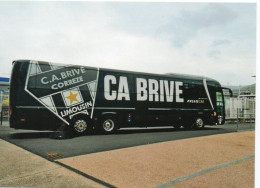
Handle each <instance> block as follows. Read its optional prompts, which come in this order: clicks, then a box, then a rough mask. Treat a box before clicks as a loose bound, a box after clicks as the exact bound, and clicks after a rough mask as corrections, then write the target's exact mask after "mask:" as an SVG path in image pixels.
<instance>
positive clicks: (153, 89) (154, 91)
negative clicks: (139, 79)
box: [148, 79, 159, 102]
mask: <svg viewBox="0 0 260 188" xmlns="http://www.w3.org/2000/svg"><path fill="white" fill-rule="evenodd" d="M148 82H149V101H156V102H157V101H159V94H158V90H159V85H158V81H157V80H154V79H149V80H148Z"/></svg>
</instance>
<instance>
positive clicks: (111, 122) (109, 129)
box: [100, 115, 118, 134]
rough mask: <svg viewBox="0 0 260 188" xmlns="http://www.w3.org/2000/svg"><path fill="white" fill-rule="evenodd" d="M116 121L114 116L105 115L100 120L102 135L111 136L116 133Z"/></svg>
mask: <svg viewBox="0 0 260 188" xmlns="http://www.w3.org/2000/svg"><path fill="white" fill-rule="evenodd" d="M117 127H118V125H117V119H116V118H115V116H111V115H107V116H104V117H103V118H102V121H101V125H100V129H101V131H102V133H104V134H112V133H114V132H115V131H116V129H117Z"/></svg>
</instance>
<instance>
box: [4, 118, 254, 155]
mask: <svg viewBox="0 0 260 188" xmlns="http://www.w3.org/2000/svg"><path fill="white" fill-rule="evenodd" d="M250 128H251V129H254V124H252V125H250V124H249V123H244V124H239V129H238V131H245V130H250ZM230 132H237V125H236V124H226V125H220V126H206V127H205V129H203V130H184V129H179V130H176V129H174V128H169V127H165V128H152V129H149V128H142V129H124V130H119V131H117V132H116V133H115V134H112V135H101V134H93V135H84V136H79V137H74V138H70V139H63V140H58V139H52V138H51V136H50V135H51V134H52V132H50V131H30V130H15V129H12V128H10V127H9V125H8V122H4V124H3V125H2V126H0V138H1V139H3V140H6V141H8V142H10V143H12V144H15V145H17V146H19V147H21V148H24V149H26V150H28V151H30V152H32V153H35V154H37V155H40V156H42V157H44V158H47V159H57V158H67V157H73V156H79V155H84V154H90V153H97V152H103V151H110V150H116V149H122V148H128V147H135V146H140V145H149V144H153V143H159V142H166V141H173V140H180V139H187V138H194V137H201V136H208V135H216V134H223V133H230Z"/></svg>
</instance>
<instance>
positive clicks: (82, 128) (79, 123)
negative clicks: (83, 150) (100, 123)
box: [71, 116, 91, 135]
mask: <svg viewBox="0 0 260 188" xmlns="http://www.w3.org/2000/svg"><path fill="white" fill-rule="evenodd" d="M90 130H91V125H90V122H89V121H88V120H87V118H85V117H83V116H79V117H76V118H73V119H72V122H71V132H72V134H73V135H83V134H86V133H88V132H89V131H90Z"/></svg>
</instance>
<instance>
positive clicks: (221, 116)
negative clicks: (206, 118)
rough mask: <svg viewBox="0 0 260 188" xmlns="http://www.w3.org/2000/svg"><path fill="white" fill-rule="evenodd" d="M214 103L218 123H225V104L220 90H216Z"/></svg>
mask: <svg viewBox="0 0 260 188" xmlns="http://www.w3.org/2000/svg"><path fill="white" fill-rule="evenodd" d="M216 103H217V104H216V110H217V117H218V124H219V125H223V124H224V123H225V105H224V97H223V93H222V92H221V91H217V92H216Z"/></svg>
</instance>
